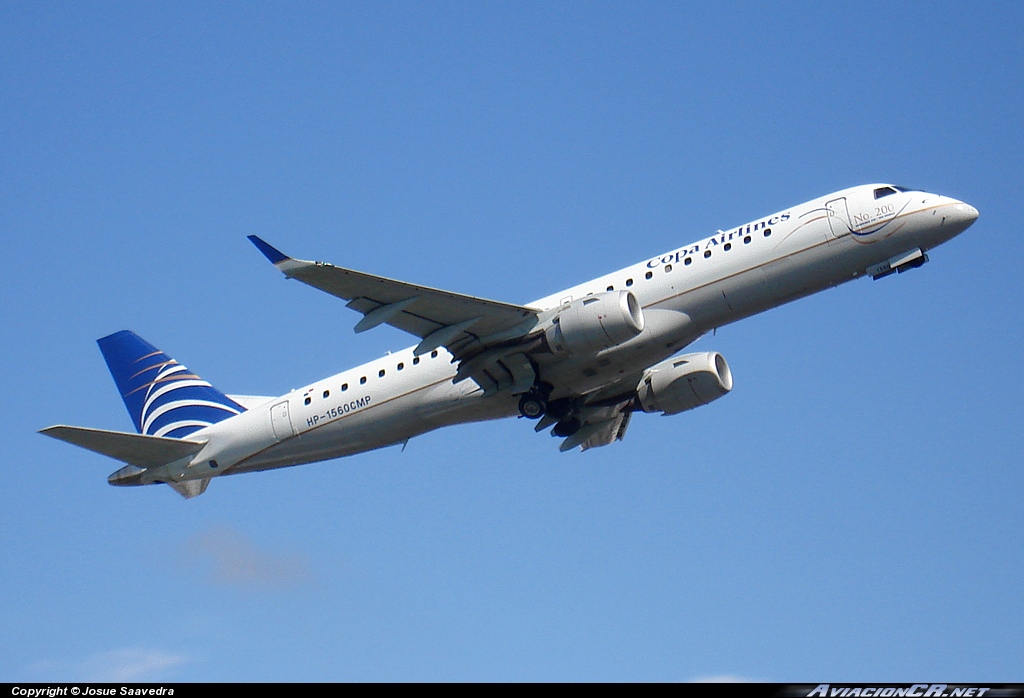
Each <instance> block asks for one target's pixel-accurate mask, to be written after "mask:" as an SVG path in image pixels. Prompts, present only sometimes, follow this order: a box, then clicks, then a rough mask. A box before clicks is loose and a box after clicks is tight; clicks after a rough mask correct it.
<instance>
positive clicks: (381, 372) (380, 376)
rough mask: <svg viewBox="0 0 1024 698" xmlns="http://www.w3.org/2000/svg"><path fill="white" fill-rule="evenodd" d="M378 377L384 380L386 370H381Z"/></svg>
mask: <svg viewBox="0 0 1024 698" xmlns="http://www.w3.org/2000/svg"><path fill="white" fill-rule="evenodd" d="M377 377H378V378H383V377H384V369H383V368H382V369H381V370H379V371H377Z"/></svg>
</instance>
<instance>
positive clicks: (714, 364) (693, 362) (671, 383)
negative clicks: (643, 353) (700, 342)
mask: <svg viewBox="0 0 1024 698" xmlns="http://www.w3.org/2000/svg"><path fill="white" fill-rule="evenodd" d="M730 390H732V371H730V370H729V364H727V363H726V362H725V357H723V356H722V355H721V354H719V353H718V352H716V351H709V352H703V353H700V354H685V355H684V356H680V357H677V358H674V359H669V360H668V361H662V362H661V363H660V364H655V365H654V366H651V367H650V368H649V369H647V370H646V371H644V376H643V378H642V379H640V385H638V386H637V389H636V394H637V397H638V398H639V400H640V408H641V409H643V411H644V412H664V413H665V414H666V415H669V414H679V413H680V412H685V411H686V410H692V409H693V408H694V407H700V406H701V405H706V404H708V403H709V402H711V401H712V400H717V399H718V398H720V397H722V396H723V395H725V394H726V393H727V392H729V391H730Z"/></svg>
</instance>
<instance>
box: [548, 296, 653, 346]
mask: <svg viewBox="0 0 1024 698" xmlns="http://www.w3.org/2000/svg"><path fill="white" fill-rule="evenodd" d="M643 330H644V311H643V308H641V307H640V302H639V301H638V300H637V299H636V296H634V295H633V293H632V292H631V291H609V292H607V293H598V294H595V295H593V296H585V297H583V298H578V299H576V300H574V301H573V302H572V303H570V304H569V305H568V306H567V307H566V308H564V309H563V310H561V311H560V312H559V313H558V315H556V316H555V318H554V320H553V321H552V324H551V327H549V328H548V329H547V330H546V331H545V332H544V336H545V338H546V339H547V342H548V346H549V347H551V351H552V352H554V353H555V354H562V353H566V352H568V353H570V354H586V353H593V352H598V351H601V350H602V349H610V348H611V347H614V346H618V345H619V344H622V343H623V342H625V341H628V340H630V339H633V337H636V336H637V335H638V334H640V333H641V332H643Z"/></svg>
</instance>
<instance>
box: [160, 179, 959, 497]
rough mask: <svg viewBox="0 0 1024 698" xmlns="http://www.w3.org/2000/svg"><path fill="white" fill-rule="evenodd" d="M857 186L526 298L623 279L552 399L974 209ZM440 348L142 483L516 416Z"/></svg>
mask: <svg viewBox="0 0 1024 698" xmlns="http://www.w3.org/2000/svg"><path fill="white" fill-rule="evenodd" d="M886 186H887V185H882V184H878V185H864V186H860V187H854V188H852V189H847V190H843V191H840V192H836V193H834V194H830V195H828V196H824V197H821V198H819V199H815V200H813V201H809V202H807V203H804V204H801V205H799V206H795V207H793V208H789V209H785V210H783V211H780V212H778V213H776V214H773V215H770V216H766V217H765V218H762V219H759V220H757V221H753V222H751V223H749V224H745V225H743V226H739V227H737V228H732V229H730V230H727V231H724V232H719V233H716V234H715V235H713V236H711V237H709V238H705V239H704V240H700V241H698V242H695V243H692V244H690V245H686V246H684V247H680V248H678V249H676V250H672V251H670V252H666V253H664V254H661V255H658V256H656V257H652V258H650V259H647V260H644V261H642V262H640V263H637V264H634V265H632V266H629V267H626V268H625V269H621V270H619V271H616V272H613V273H611V274H608V275H606V276H602V277H600V278H597V279H593V280H591V281H588V282H586V283H583V284H579V285H577V286H573V287H572V288H568V289H566V290H564V291H561V292H559V293H555V294H552V295H550V296H547V297H545V298H541V299H539V300H537V301H534V302H533V303H530V304H528V305H529V306H530V307H532V308H537V309H544V310H546V309H551V308H557V307H559V306H562V305H565V304H567V303H569V302H571V301H572V300H574V299H578V298H580V297H583V296H586V295H588V294H596V293H602V292H605V291H608V290H629V291H631V292H632V293H633V294H635V296H636V298H637V299H638V300H639V302H640V304H641V306H642V307H643V313H644V317H645V319H646V323H645V326H644V329H643V331H642V332H641V333H640V334H639V335H637V336H636V337H634V338H633V339H630V340H629V341H626V342H624V343H623V344H620V345H618V346H616V347H614V348H612V349H608V350H605V351H603V352H599V353H598V354H596V355H593V356H589V357H585V358H580V357H568V358H565V357H554V356H552V357H551V358H550V360H548V359H544V358H542V359H539V360H538V362H539V364H540V366H539V368H540V371H541V374H542V375H543V376H544V380H545V381H547V382H548V383H550V384H551V385H553V386H555V389H554V393H553V394H552V397H553V398H558V397H561V396H564V395H567V394H570V393H571V394H572V395H574V396H580V395H586V394H588V393H590V392H593V391H598V390H600V391H602V392H605V391H611V392H614V390H615V389H616V386H617V384H621V386H620V387H621V388H622V390H623V391H628V390H633V389H635V388H636V381H637V378H638V375H639V374H640V372H642V371H643V370H644V369H645V368H646V367H648V366H651V365H653V364H655V363H657V362H659V361H662V360H663V359H665V358H667V357H669V356H672V355H673V354H675V353H676V352H678V351H679V350H680V349H682V348H683V347H685V346H686V345H688V344H690V343H691V342H693V341H694V340H696V339H697V338H698V337H700V336H701V335H702V334H704V333H706V332H708V331H709V330H711V329H714V328H716V327H720V326H722V325H725V324H728V323H731V322H735V321H736V320H739V319H742V318H744V317H747V316H749V315H752V314H754V313H758V312H761V311H763V310H767V309H768V308H772V307H775V306H778V305H780V304H782V303H786V302H788V301H790V300H793V299H796V298H799V297H802V296H805V295H808V294H810V293H814V292H816V291H820V290H823V289H826V288H829V287H831V286H835V285H838V284H840V283H843V282H845V281H849V280H851V279H855V278H857V277H859V276H862V275H864V274H865V273H866V270H868V269H869V268H871V267H873V266H874V265H878V264H880V263H884V262H886V260H890V259H893V258H896V257H897V256H899V255H902V254H903V253H906V252H908V251H911V250H915V249H919V250H920V251H926V250H929V249H932V248H934V247H935V246H937V245H939V244H941V243H943V242H945V241H947V240H949V239H950V238H952V237H954V236H955V235H957V234H959V233H960V232H962V231H963V230H965V229H966V228H967V227H968V226H969V225H970V224H971V223H973V221H974V220H975V219H976V218H977V215H978V214H977V211H976V210H975V209H973V208H972V207H971V206H969V205H967V204H965V203H963V202H961V201H957V200H955V199H951V198H948V197H944V196H938V195H934V194H928V193H925V192H920V191H895V190H894V191H893V192H892V193H890V194H886V195H884V196H883V197H882V198H875V196H876V191H877V190H878V189H879V188H880V187H886ZM456 368H457V366H456V364H455V363H453V362H452V356H451V354H449V353H448V352H447V351H446V350H444V349H443V348H442V349H438V350H436V351H434V352H432V353H428V354H424V355H423V356H420V357H415V356H414V355H413V348H412V347H410V348H409V349H406V350H404V351H400V352H396V353H394V354H389V355H388V356H385V357H382V358H380V359H377V360H376V361H371V362H369V363H367V364H364V365H362V366H358V367H356V368H353V369H350V370H348V371H344V372H342V373H338V374H336V375H333V376H330V377H329V378H325V379H323V380H320V381H317V382H316V383H313V384H311V385H308V386H305V387H303V388H300V389H298V390H294V391H292V392H290V393H288V394H286V395H283V396H281V397H279V398H275V399H273V400H268V401H266V402H265V403H262V404H259V405H256V406H252V407H251V408H250V409H249V410H247V411H246V412H243V413H242V414H239V415H237V416H235V417H231V418H230V419H227V420H225V421H222V422H219V423H217V424H214V425H212V426H209V427H207V428H205V429H203V430H202V431H200V432H196V433H195V434H193V435H192V436H190V437H189V438H190V439H195V440H205V441H206V442H207V443H206V446H205V447H204V448H203V450H202V451H201V452H199V453H198V454H197V455H196V456H195V457H194V458H191V459H190V460H189V461H188V462H181V463H177V464H172V465H171V466H166V467H164V468H157V469H153V470H150V471H147V472H146V474H145V475H144V476H143V481H154V480H166V479H167V478H168V477H170V478H172V479H174V480H186V479H194V478H208V477H211V476H215V475H221V474H228V473H241V472H249V471H254V470H265V469H269V468H278V467H283V466H289V465H297V464H300V463H308V462H312V461H319V460H325V459H329V458H337V457H340V456H347V455H352V454H355V453H360V452H363V451H368V450H371V449H375V448H380V447H382V446H388V445H391V444H396V443H402V442H404V441H406V440H408V439H409V438H411V437H413V436H416V435H418V434H422V433H424V432H427V431H430V430H433V429H437V428H439V427H443V426H447V425H452V424H458V423H463V422H472V421H480V420H487V419H495V418H499V417H507V416H512V415H515V414H517V401H516V398H514V397H512V396H511V395H509V394H506V393H504V392H497V393H493V394H488V395H485V392H484V391H483V390H481V389H480V387H479V386H478V385H477V384H476V383H475V382H474V381H473V380H465V381H462V382H458V383H454V382H453V378H454V377H455V374H456Z"/></svg>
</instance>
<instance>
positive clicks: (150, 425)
mask: <svg viewBox="0 0 1024 698" xmlns="http://www.w3.org/2000/svg"><path fill="white" fill-rule="evenodd" d="M96 343H97V344H99V345H100V351H102V352H103V358H104V359H106V362H107V367H108V368H109V369H110V375H112V376H113V377H114V382H115V383H117V389H118V391H119V392H120V393H121V398H122V399H123V400H124V406H125V407H127V408H128V414H130V415H131V417H132V421H134V422H135V428H136V429H137V430H138V432H139V433H140V434H147V435H149V436H167V437H170V438H175V439H180V438H183V437H185V436H187V435H189V434H191V433H192V432H194V431H198V430H200V429H202V428H204V427H208V426H210V425H211V424H216V423H217V422H220V421H222V420H225V419H227V418H228V417H231V416H233V415H236V414H239V413H240V412H244V411H245V408H244V407H242V406H241V405H239V404H238V403H237V402H235V401H234V400H232V399H231V398H229V397H228V396H227V395H225V394H224V393H222V392H220V391H219V390H217V389H216V388H214V387H213V386H212V385H210V384H209V383H207V382H206V381H204V380H203V379H202V378H200V377H199V376H197V375H196V374H194V373H192V372H191V371H189V370H188V369H187V368H185V367H184V366H182V365H181V364H179V363H178V362H177V361H175V360H174V359H172V358H171V357H169V356H168V355H167V354H165V353H163V352H162V351H160V350H159V349H157V348H156V347H154V346H153V345H152V344H150V343H149V342H147V341H146V340H144V339H143V338H142V337H140V336H138V335H137V334H135V333H134V332H129V331H128V330H122V331H121V332H116V333H114V334H112V335H110V336H108V337H104V338H103V339H99V340H96Z"/></svg>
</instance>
